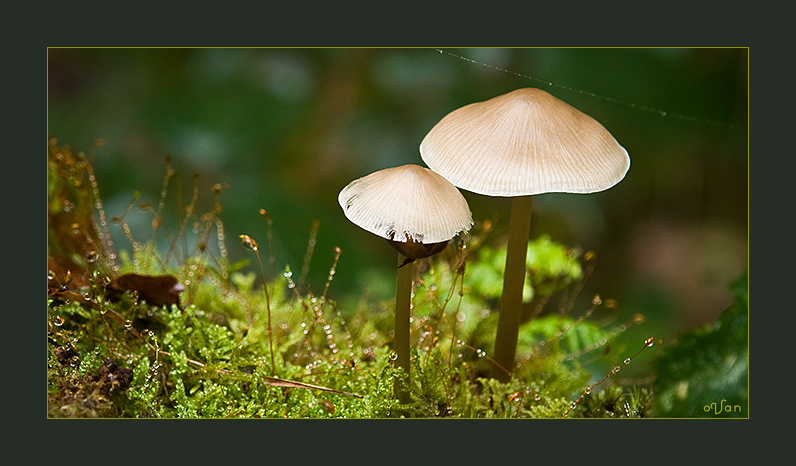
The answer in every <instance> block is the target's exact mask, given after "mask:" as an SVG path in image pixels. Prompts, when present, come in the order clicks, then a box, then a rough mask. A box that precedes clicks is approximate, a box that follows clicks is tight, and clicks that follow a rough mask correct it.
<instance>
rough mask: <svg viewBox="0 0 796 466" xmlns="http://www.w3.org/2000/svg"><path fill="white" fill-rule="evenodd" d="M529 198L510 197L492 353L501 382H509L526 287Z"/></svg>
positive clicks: (530, 206) (530, 201) (493, 376)
mask: <svg viewBox="0 0 796 466" xmlns="http://www.w3.org/2000/svg"><path fill="white" fill-rule="evenodd" d="M532 199H533V196H518V197H514V198H512V200H511V220H510V221H509V241H508V246H507V250H506V270H505V272H504V275H503V294H502V296H501V297H500V315H499V316H498V326H497V334H496V336H495V354H494V356H493V359H494V361H495V363H497V364H498V365H496V366H493V367H492V378H494V379H497V380H499V381H501V382H508V381H509V379H510V378H511V372H512V371H513V368H514V356H515V354H516V351H517V339H518V337H519V332H520V315H521V313H522V291H523V288H524V287H525V271H526V266H525V258H526V255H527V253H528V237H529V236H530V232H531V209H532V207H533V202H532Z"/></svg>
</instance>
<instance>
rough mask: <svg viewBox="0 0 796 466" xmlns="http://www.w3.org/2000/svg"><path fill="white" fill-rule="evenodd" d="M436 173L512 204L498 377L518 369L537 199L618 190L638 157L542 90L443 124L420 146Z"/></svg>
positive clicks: (480, 105)
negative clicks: (546, 195)
mask: <svg viewBox="0 0 796 466" xmlns="http://www.w3.org/2000/svg"><path fill="white" fill-rule="evenodd" d="M420 155H421V157H422V158H423V161H424V162H425V163H426V164H427V165H428V167H429V168H431V169H432V170H434V171H436V172H437V173H439V174H441V175H442V176H444V177H445V178H447V179H448V180H450V181H451V182H452V183H453V184H454V185H456V186H457V187H459V188H461V189H465V190H468V191H472V192H475V193H478V194H484V195H487V196H502V197H512V207H511V221H510V224H509V240H508V247H507V257H506V270H505V275H504V282H503V295H502V297H501V307H500V317H499V319H498V329H497V336H496V339H495V352H494V357H493V359H494V360H495V362H496V363H497V365H498V366H500V367H498V366H495V368H494V370H493V371H492V375H493V377H495V378H497V379H499V380H501V381H507V380H508V379H509V372H510V371H511V368H512V367H513V366H514V356H515V352H516V346H517V339H518V332H519V325H520V308H521V307H522V289H523V285H524V282H525V255H526V252H527V248H528V236H529V234H530V223H531V208H532V196H533V195H535V194H542V193H548V192H564V193H581V194H583V193H593V192H597V191H602V190H605V189H608V188H610V187H612V186H614V185H615V184H616V183H618V182H619V181H621V180H622V179H623V178H624V176H625V174H626V173H627V171H628V169H629V168H630V157H629V156H628V153H627V151H626V150H625V149H624V148H623V147H622V146H621V145H619V143H618V142H617V141H616V140H615V139H614V137H613V136H612V135H611V133H609V132H608V130H606V129H605V128H604V127H603V126H602V125H601V124H600V123H598V122H597V121H596V120H594V119H593V118H592V117H590V116H588V115H586V114H585V113H582V112H580V111H579V110H577V109H575V108H574V107H572V106H570V105H569V104H567V103H566V102H564V101H562V100H559V99H558V98H556V97H554V96H552V95H550V94H549V93H547V92H545V91H543V90H541V89H534V88H524V89H517V90H515V91H512V92H509V93H507V94H504V95H501V96H498V97H495V98H492V99H489V100H487V101H484V102H477V103H473V104H469V105H466V106H464V107H461V108H459V109H457V110H454V111H452V112H451V113H449V114H448V115H446V116H445V117H443V118H442V120H440V121H439V122H438V123H437V124H436V125H435V126H434V127H433V128H432V129H431V131H429V133H428V134H427V135H426V137H425V138H424V139H423V141H422V142H421V143H420Z"/></svg>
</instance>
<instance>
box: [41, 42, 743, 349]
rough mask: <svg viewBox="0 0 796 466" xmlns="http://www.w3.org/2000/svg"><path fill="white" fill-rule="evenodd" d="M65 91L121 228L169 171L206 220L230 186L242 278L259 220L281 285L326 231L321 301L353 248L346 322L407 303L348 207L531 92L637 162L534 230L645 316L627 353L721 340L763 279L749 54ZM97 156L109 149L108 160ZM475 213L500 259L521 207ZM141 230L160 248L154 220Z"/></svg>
mask: <svg viewBox="0 0 796 466" xmlns="http://www.w3.org/2000/svg"><path fill="white" fill-rule="evenodd" d="M48 75H49V85H48V132H49V134H50V135H52V136H54V137H56V138H57V139H58V142H59V144H63V145H69V146H71V147H72V148H73V149H74V150H76V151H84V152H86V153H89V152H90V160H91V161H92V163H93V166H94V169H95V172H96V175H97V179H98V182H99V189H100V194H101V196H102V199H103V202H104V205H105V209H106V211H107V214H108V216H114V215H121V214H122V213H123V212H124V210H125V208H126V206H127V205H128V204H129V203H130V201H131V200H132V199H133V193H134V191H136V190H140V191H141V193H142V198H141V199H140V200H139V201H138V202H139V203H141V202H149V203H151V204H153V205H157V204H158V201H159V196H160V191H161V186H162V183H163V177H164V175H165V172H166V164H165V162H164V156H165V154H170V155H171V157H172V163H173V166H174V168H175V169H176V170H177V172H178V173H179V183H180V190H181V196H182V202H183V203H187V202H188V199H189V198H190V190H191V186H192V183H193V181H192V179H191V172H193V171H195V172H197V173H198V174H199V175H200V182H201V184H202V188H201V189H202V191H201V195H200V202H199V206H200V207H199V209H198V210H199V212H200V213H202V212H206V211H209V210H210V208H211V207H212V195H211V192H210V186H211V185H213V184H215V183H227V184H228V185H229V189H227V190H225V191H224V192H223V194H222V195H221V198H220V201H221V205H222V207H223V211H222V212H221V214H220V217H221V219H222V220H223V222H224V227H225V230H226V231H225V233H226V247H227V249H228V251H229V256H230V259H231V260H232V261H233V262H234V261H237V260H240V259H244V258H248V259H252V260H253V256H252V254H251V252H250V251H248V250H246V249H245V248H243V246H242V245H241V243H240V241H239V240H238V235H240V234H248V235H250V236H252V237H253V238H255V239H256V240H257V241H258V242H259V243H260V244H261V248H262V245H264V244H266V241H267V233H266V231H267V230H266V223H265V221H264V220H263V218H262V217H261V216H260V215H259V213H258V210H259V209H260V208H264V209H266V210H268V211H269V212H270V214H271V217H272V219H273V228H274V246H275V248H276V249H275V252H276V253H275V256H276V264H277V270H281V269H282V268H283V267H284V266H285V265H286V264H289V265H290V266H291V268H292V269H293V270H294V271H298V270H300V269H301V266H302V262H303V260H304V254H305V251H306V248H307V243H308V239H309V236H310V230H311V225H312V223H313V221H315V220H316V219H317V220H319V221H320V229H319V230H318V236H317V244H316V246H315V253H314V255H313V257H312V262H311V264H310V274H309V277H308V285H309V286H310V289H312V290H314V291H316V292H320V291H321V290H322V288H323V285H324V283H325V280H326V277H327V273H328V269H329V267H330V266H331V264H332V261H333V257H334V253H333V249H334V247H336V246H339V247H340V248H341V249H342V256H341V258H340V262H339V265H338V267H337V273H336V275H335V279H334V282H333V283H332V286H331V288H330V290H329V296H330V297H331V298H332V299H337V300H338V301H340V302H341V303H343V305H344V309H343V310H344V311H345V307H349V308H350V306H354V305H355V303H356V302H357V301H358V300H359V299H360V298H361V297H362V296H363V293H367V295H366V296H367V297H368V298H367V299H371V300H379V299H389V298H391V297H392V296H393V294H394V280H395V263H396V253H395V251H394V250H393V249H391V248H390V247H388V246H387V245H386V244H385V242H384V240H382V239H380V238H377V237H375V236H374V235H371V234H369V233H366V232H365V231H363V230H361V229H359V228H358V227H356V226H354V225H353V224H351V223H350V222H349V221H348V220H347V219H346V218H345V216H344V215H343V213H342V210H341V208H340V207H339V205H338V203H337V194H338V192H339V191H340V190H341V189H342V188H343V187H344V186H345V185H346V184H348V183H349V182H350V181H352V180H354V179H356V178H359V177H361V176H364V175H367V174H369V173H371V172H373V171H376V170H380V169H382V168H387V167H392V166H397V165H401V164H406V163H416V164H420V165H423V163H422V160H421V158H420V154H419V151H418V146H419V144H420V141H421V140H422V139H423V137H424V136H425V134H426V133H427V132H428V131H429V130H430V129H431V127H432V126H433V125H434V124H435V123H436V122H437V121H439V120H440V119H441V118H442V117H443V116H444V115H445V114H447V113H448V112H450V111H452V110H454V109H456V108H458V107H461V106H463V105H466V104H469V103H472V102H476V101H482V100H486V99H489V98H491V97H495V96H497V95H500V94H503V93H506V92H509V91H511V90H514V89H517V88H521V87H541V88H543V89H545V90H547V91H549V92H551V93H552V94H553V95H555V96H557V97H558V98H560V99H562V100H564V101H566V102H568V103H570V104H571V105H573V106H575V107H576V108H578V109H580V110H581V111H583V112H585V113H587V114H589V115H591V116H592V117H594V118H595V119H597V120H598V121H600V122H601V123H602V124H603V125H604V126H605V127H606V128H607V129H608V130H609V131H610V132H611V133H612V134H613V135H614V136H615V138H616V139H617V140H618V141H619V143H620V144H622V145H623V146H624V147H625V148H626V149H627V150H628V152H629V154H630V157H631V167H630V171H629V172H628V174H627V176H626V178H625V179H624V180H623V181H622V182H620V183H619V184H618V185H616V186H615V187H613V188H611V189H609V190H607V191H604V192H601V193H596V194H591V195H575V194H544V195H540V196H537V197H536V198H535V200H534V208H535V210H534V214H533V220H532V227H531V236H532V237H537V236H539V235H541V234H549V235H550V236H551V237H552V238H553V239H554V240H556V241H559V242H562V243H564V244H567V245H570V246H578V247H582V248H584V249H585V250H594V251H596V252H597V254H598V257H599V259H598V261H599V262H598V266H597V269H596V270H595V272H594V273H593V275H592V276H591V277H590V278H589V280H588V282H587V284H586V286H585V289H584V291H583V296H585V299H590V298H591V296H592V295H594V294H595V293H599V294H600V295H601V296H602V297H603V298H604V299H605V298H613V299H615V300H617V301H618V302H619V307H620V310H621V313H622V315H623V316H630V315H632V314H634V313H643V314H645V315H646V316H647V321H646V322H645V324H644V325H643V326H642V327H638V328H633V329H631V330H629V331H628V332H627V333H628V335H626V337H627V338H630V339H632V341H636V340H637V341H638V343H639V347H640V344H641V342H642V341H643V340H644V339H645V338H647V337H648V336H651V335H654V336H655V337H656V338H663V339H664V340H666V339H667V338H670V337H672V336H674V335H676V334H678V333H680V332H682V331H685V330H688V329H692V328H694V327H696V326H700V325H703V324H705V323H708V322H711V321H714V320H715V319H716V318H717V317H718V315H719V314H720V313H721V312H722V311H723V310H724V309H726V308H727V307H728V306H729V305H730V303H731V302H732V296H731V294H730V293H729V291H728V285H729V284H730V283H731V282H733V281H734V280H735V279H736V278H737V277H739V276H740V275H741V273H742V271H743V270H744V269H745V268H746V266H747V262H748V153H747V152H748V150H747V149H748V131H747V119H748V49H745V48H719V49H671V48H654V49H639V48H617V49H600V48H585V49H577V48H575V49H572V48H551V49H548V48H542V49H536V48H516V49H515V48H477V49H441V50H439V49H432V48H419V49H395V48H391V49H327V48H319V49H294V48H284V49H268V48H253V49H249V48H244V49H230V48H193V49H171V48H159V49H110V48H87V49H57V48H51V49H49V51H48ZM98 138H101V139H104V140H105V145H104V146H102V147H101V148H98V149H96V150H93V151H92V150H91V146H92V143H93V141H94V140H95V139H98ZM176 190H177V188H176V185H174V184H172V187H171V192H170V200H169V205H170V208H171V209H172V212H175V210H173V209H175V208H176V205H177V204H178V202H179V199H177V196H176ZM464 195H465V197H466V198H467V200H468V202H469V203H470V207H471V209H472V211H473V216H474V218H475V220H476V221H477V222H481V221H485V220H489V221H491V222H492V225H493V233H492V234H491V235H490V237H489V242H491V243H492V244H493V245H499V244H500V243H501V242H502V241H503V240H504V236H503V235H505V233H506V230H507V224H508V214H509V203H508V200H507V199H502V198H488V197H485V196H478V195H474V194H472V193H469V192H464ZM173 218H176V214H174V217H173ZM127 220H128V222H129V223H130V225H131V228H132V231H133V234H134V235H135V236H136V237H137V239H139V240H144V239H146V238H148V237H149V234H150V233H151V220H152V217H151V214H146V213H141V212H138V211H137V210H135V209H134V211H133V212H132V213H131V214H130V215H129V216H128V218H127ZM175 230H176V221H173V222H172V224H171V227H170V231H172V232H174V231H175ZM113 234H114V235H115V240H116V241H115V242H116V244H117V245H119V247H121V248H124V247H125V246H128V245H127V244H126V243H127V242H126V240H125V239H124V236H123V235H122V233H121V231H120V230H118V229H117V230H115V231H113ZM248 269H249V270H252V271H254V270H256V265H255V264H252V265H250V266H248ZM583 310H585V309H583ZM576 313H578V314H579V313H580V312H579V311H577V310H576Z"/></svg>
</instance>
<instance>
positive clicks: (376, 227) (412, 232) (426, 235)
mask: <svg viewBox="0 0 796 466" xmlns="http://www.w3.org/2000/svg"><path fill="white" fill-rule="evenodd" d="M337 200H338V202H340V207H342V208H343V212H344V213H345V216H346V217H348V219H349V220H351V221H352V222H353V223H354V224H355V225H357V226H359V227H361V228H364V229H365V230H367V231H369V232H371V233H373V234H375V235H378V236H381V237H382V238H386V239H388V240H391V241H398V242H407V241H410V240H411V241H413V242H418V243H424V244H431V243H438V242H442V241H445V242H447V241H448V240H450V239H451V238H453V237H454V236H456V235H457V234H459V233H460V232H462V231H468V230H469V229H470V227H471V226H472V225H473V218H472V214H471V212H470V207H469V206H468V205H467V201H466V200H465V199H464V196H462V193H461V192H459V190H458V189H456V186H454V185H453V184H451V182H450V181H448V180H447V179H445V178H444V177H443V176H441V175H439V174H437V173H434V172H433V171H431V170H429V169H428V168H425V167H421V166H419V165H411V164H410V165H402V166H400V167H394V168H387V169H384V170H379V171H377V172H374V173H371V174H370V175H367V176H364V177H362V178H359V179H356V180H354V181H352V182H351V183H349V184H348V186H346V187H345V188H343V190H342V191H340V194H339V195H338V196H337Z"/></svg>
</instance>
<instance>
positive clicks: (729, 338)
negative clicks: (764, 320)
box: [653, 272, 749, 418]
mask: <svg viewBox="0 0 796 466" xmlns="http://www.w3.org/2000/svg"><path fill="white" fill-rule="evenodd" d="M748 282H749V279H748V274H747V273H746V272H744V274H743V276H741V278H740V279H738V280H737V281H736V282H735V283H733V284H732V285H731V286H730V290H731V291H732V292H733V293H734V294H735V302H734V303H733V304H732V305H731V306H730V307H729V308H728V309H727V310H725V311H724V313H722V315H721V316H720V317H719V319H718V321H717V322H716V323H714V324H712V325H709V326H706V327H704V328H700V329H697V330H695V331H693V332H690V333H687V334H684V335H682V336H681V337H680V339H679V341H678V342H677V343H676V344H675V345H674V346H671V347H668V348H666V350H665V351H663V352H662V354H661V356H660V358H659V359H658V360H656V361H655V362H654V363H653V368H654V369H655V371H656V372H657V374H658V376H657V378H656V380H655V383H654V386H653V387H654V390H655V416H656V417H688V418H691V417H706V418H714V417H748V415H749V414H748V413H749V406H748V399H749V394H748V373H749V318H748V317H749V316H748V313H749V287H748Z"/></svg>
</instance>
